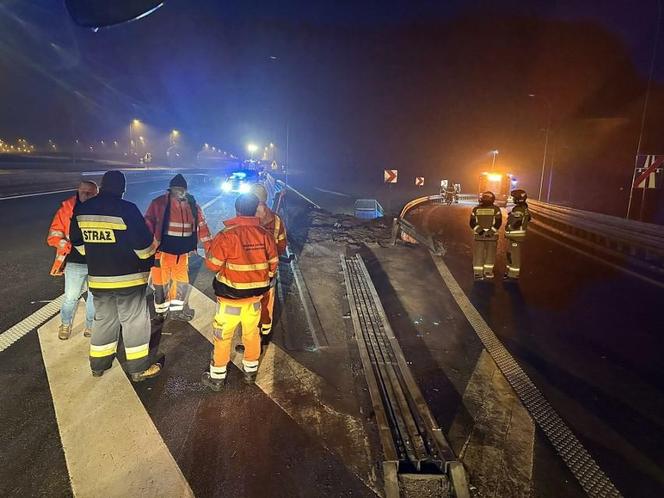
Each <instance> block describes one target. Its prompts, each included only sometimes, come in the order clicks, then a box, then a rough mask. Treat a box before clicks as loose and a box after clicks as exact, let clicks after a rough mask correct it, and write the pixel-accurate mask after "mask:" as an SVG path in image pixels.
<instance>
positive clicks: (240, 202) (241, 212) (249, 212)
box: [235, 193, 259, 216]
mask: <svg viewBox="0 0 664 498" xmlns="http://www.w3.org/2000/svg"><path fill="white" fill-rule="evenodd" d="M258 203H259V200H258V197H256V195H255V194H251V193H247V194H240V195H238V196H237V199H235V212H236V213H237V215H238V216H256V210H257V209H258Z"/></svg>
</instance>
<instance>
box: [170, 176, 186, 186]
mask: <svg viewBox="0 0 664 498" xmlns="http://www.w3.org/2000/svg"><path fill="white" fill-rule="evenodd" d="M168 187H169V188H170V187H182V188H184V189H186V188H187V180H185V179H184V176H182V175H181V174H180V173H178V174H177V175H175V176H174V177H173V178H171V183H169V184H168Z"/></svg>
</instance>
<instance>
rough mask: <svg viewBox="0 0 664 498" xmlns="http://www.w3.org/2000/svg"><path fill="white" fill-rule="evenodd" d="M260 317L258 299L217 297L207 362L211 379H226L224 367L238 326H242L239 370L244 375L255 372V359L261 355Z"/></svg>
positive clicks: (256, 361)
mask: <svg viewBox="0 0 664 498" xmlns="http://www.w3.org/2000/svg"><path fill="white" fill-rule="evenodd" d="M260 317H261V303H260V297H256V298H249V299H238V300H232V299H223V298H217V313H216V314H215V316H214V322H213V323H212V327H213V329H214V330H213V336H212V343H213V345H214V351H213V353H212V361H211V362H210V377H211V378H213V379H225V378H226V367H227V365H228V362H229V361H230V359H231V343H232V340H233V335H234V334H235V329H236V328H237V327H238V325H239V326H241V327H242V343H243V344H244V358H243V359H242V367H243V369H244V371H245V372H256V371H257V370H258V358H259V357H260V354H261V339H260V335H259V333H258V322H259V320H260Z"/></svg>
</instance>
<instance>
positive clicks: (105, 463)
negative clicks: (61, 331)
mask: <svg viewBox="0 0 664 498" xmlns="http://www.w3.org/2000/svg"><path fill="white" fill-rule="evenodd" d="M78 316H79V317H80V318H79V319H78V320H75V326H74V332H73V334H72V337H71V338H70V339H69V340H68V341H61V340H59V339H58V337H57V336H58V330H57V329H58V324H59V319H58V318H57V317H56V318H53V319H52V320H51V321H49V322H48V323H47V324H46V325H44V326H43V327H40V328H39V331H38V333H39V342H40V344H41V350H42V356H43V358H44V365H45V367H46V373H47V376H48V381H49V387H50V389H51V394H52V398H53V406H54V408H55V415H56V418H57V421H58V429H59V431H60V439H61V441H62V447H63V449H64V453H65V460H66V462H67V469H68V471H69V476H70V479H71V485H72V491H73V494H74V496H76V497H83V498H87V497H96V496H104V497H118V498H121V497H127V496H136V497H139V496H140V497H155V498H156V497H173V498H176V497H193V496H194V494H193V492H192V490H191V488H190V487H189V484H188V483H187V480H186V479H185V478H184V475H183V474H182V471H181V470H180V467H178V465H177V463H176V462H175V459H174V458H173V456H172V455H171V453H170V452H169V450H168V448H167V447H166V444H165V443H164V441H163V439H162V438H161V436H160V435H159V432H158V431H157V428H156V427H155V426H154V423H153V422H152V419H151V418H150V416H149V415H148V413H147V411H146V410H145V407H144V406H143V403H142V402H141V400H140V399H139V397H138V395H137V394H136V391H135V390H134V388H133V387H132V385H131V382H130V381H129V379H128V378H127V376H126V375H125V373H124V372H123V370H122V368H121V367H120V365H118V363H117V361H116V362H114V365H113V368H111V369H110V370H108V371H107V372H106V373H105V374H104V376H103V377H101V378H95V377H92V375H91V373H90V365H89V363H88V348H89V346H88V344H89V341H88V340H87V339H86V338H84V337H83V335H82V328H83V326H82V321H83V314H82V313H79V314H78ZM45 464H47V463H45Z"/></svg>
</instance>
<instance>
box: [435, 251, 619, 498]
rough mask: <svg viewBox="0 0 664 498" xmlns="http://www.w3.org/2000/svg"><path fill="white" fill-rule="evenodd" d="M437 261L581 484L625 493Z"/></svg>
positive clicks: (594, 491)
mask: <svg viewBox="0 0 664 498" xmlns="http://www.w3.org/2000/svg"><path fill="white" fill-rule="evenodd" d="M432 258H433V261H434V264H435V265H436V268H437V269H438V272H439V273H440V276H441V277H442V279H443V281H444V282H445V285H446V286H447V288H448V290H449V291H450V293H451V294H452V297H453V298H454V300H455V301H456V303H457V305H458V306H459V308H461V311H463V314H464V315H466V319H467V320H468V322H469V323H470V325H471V326H472V327H473V329H474V330H475V333H476V334H477V336H478V337H479V339H480V341H482V344H484V347H485V348H486V350H487V352H488V353H489V354H490V355H491V357H492V358H493V360H494V361H495V362H496V365H498V368H499V369H500V371H501V372H502V373H503V375H504V376H505V378H506V379H507V381H508V382H509V383H510V385H511V386H512V389H514V392H515V393H516V395H517V396H518V397H519V399H520V400H521V402H522V403H523V404H524V406H525V407H526V409H527V410H528V412H529V413H530V415H531V416H532V417H533V419H535V422H537V425H538V426H539V427H540V429H542V432H544V434H545V435H546V437H547V439H548V440H549V441H550V442H551V444H552V445H553V447H554V448H555V449H556V452H557V453H558V455H560V457H561V458H562V459H563V461H564V462H565V464H566V465H567V468H569V470H570V471H571V472H572V474H574V477H576V479H577V480H578V481H579V484H580V485H581V487H582V488H583V489H584V491H585V492H586V493H587V494H588V495H589V496H593V497H594V496H597V497H619V496H622V495H621V494H620V491H618V490H617V489H616V487H615V485H614V484H613V483H612V482H611V480H610V479H609V478H608V477H607V475H606V474H605V473H604V472H603V471H602V469H601V468H600V467H599V465H598V464H597V462H596V461H595V459H594V458H593V457H592V456H591V455H590V453H589V452H588V450H587V449H586V448H585V447H584V446H583V444H582V443H581V441H579V439H578V438H577V437H576V435H575V434H574V433H573V432H572V429H570V428H569V426H568V425H567V424H566V423H565V422H564V421H563V419H562V418H561V417H560V415H558V413H557V412H556V411H555V410H554V408H553V407H552V406H551V404H550V403H549V402H548V401H547V400H546V398H545V397H544V395H543V394H542V393H541V392H540V391H539V389H538V388H537V386H535V383H534V382H533V381H532V380H531V379H530V377H528V374H526V372H524V371H523V369H522V368H521V366H520V365H519V364H518V363H517V361H516V360H515V359H514V357H513V356H512V355H511V354H510V352H509V351H508V350H507V348H506V347H505V346H504V345H503V344H502V342H500V340H499V339H498V337H497V336H496V334H495V332H494V331H493V330H491V327H489V325H488V324H487V323H486V321H485V320H484V318H482V315H481V314H480V312H479V311H477V308H475V306H473V303H471V302H470V299H468V297H467V296H466V294H465V293H464V292H463V289H461V286H460V285H459V283H458V282H457V281H456V279H455V278H454V276H453V275H452V272H450V270H449V268H448V267H447V265H446V264H445V262H444V261H443V259H442V258H438V257H434V256H432Z"/></svg>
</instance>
